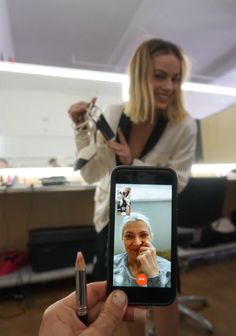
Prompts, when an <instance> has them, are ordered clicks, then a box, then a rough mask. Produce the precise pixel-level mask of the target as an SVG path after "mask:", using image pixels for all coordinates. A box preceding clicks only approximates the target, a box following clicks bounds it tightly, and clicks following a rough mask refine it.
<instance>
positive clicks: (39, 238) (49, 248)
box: [28, 225, 96, 272]
mask: <svg viewBox="0 0 236 336" xmlns="http://www.w3.org/2000/svg"><path fill="white" fill-rule="evenodd" d="M95 240H96V231H95V228H94V226H93V225H84V226H76V227H66V228H53V229H34V230H31V231H30V232H29V242H28V250H29V262H30V265H31V267H32V269H33V270H34V271H35V272H43V271H49V270H54V269H60V268H65V267H73V266H74V265H75V260H76V254H77V251H82V253H83V255H84V259H85V262H86V263H91V262H92V261H93V257H94V255H95Z"/></svg>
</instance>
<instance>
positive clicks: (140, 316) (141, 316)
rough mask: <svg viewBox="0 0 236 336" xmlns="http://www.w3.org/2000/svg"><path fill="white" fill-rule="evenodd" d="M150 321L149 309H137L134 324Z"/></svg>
mask: <svg viewBox="0 0 236 336" xmlns="http://www.w3.org/2000/svg"><path fill="white" fill-rule="evenodd" d="M149 319H150V311H149V310H148V309H139V308H137V309H135V311H134V322H147V321H149Z"/></svg>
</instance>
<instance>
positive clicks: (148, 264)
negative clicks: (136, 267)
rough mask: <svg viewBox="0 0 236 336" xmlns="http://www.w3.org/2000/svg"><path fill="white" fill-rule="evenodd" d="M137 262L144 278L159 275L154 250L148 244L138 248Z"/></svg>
mask: <svg viewBox="0 0 236 336" xmlns="http://www.w3.org/2000/svg"><path fill="white" fill-rule="evenodd" d="M137 260H138V261H139V262H140V264H141V268H142V271H143V273H145V274H146V276H148V277H153V276H157V275H159V270H158V265H157V256H156V249H155V247H154V246H153V245H152V244H151V243H150V242H145V245H143V246H141V247H140V249H139V254H138V256H137Z"/></svg>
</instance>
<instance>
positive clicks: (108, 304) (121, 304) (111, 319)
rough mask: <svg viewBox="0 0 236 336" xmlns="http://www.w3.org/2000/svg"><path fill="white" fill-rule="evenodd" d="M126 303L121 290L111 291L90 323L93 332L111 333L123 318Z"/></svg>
mask: <svg viewBox="0 0 236 336" xmlns="http://www.w3.org/2000/svg"><path fill="white" fill-rule="evenodd" d="M127 305H128V299H127V296H126V294H125V293H124V292H123V291H121V290H115V291H113V292H112V293H111V294H110V295H109V296H108V298H107V300H106V301H105V303H104V305H103V308H102V310H101V312H100V314H99V316H98V318H97V320H96V321H95V322H94V323H93V324H92V325H91V326H92V327H93V328H94V332H95V331H96V333H95V334H94V335H97V336H100V335H101V336H105V335H106V336H111V335H113V333H114V331H115V330H116V328H117V327H118V325H119V323H120V322H121V321H122V319H123V316H124V314H125V311H126V308H127ZM91 326H90V327H91Z"/></svg>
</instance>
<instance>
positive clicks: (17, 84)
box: [0, 63, 236, 167]
mask: <svg viewBox="0 0 236 336" xmlns="http://www.w3.org/2000/svg"><path fill="white" fill-rule="evenodd" d="M1 66H2V68H1V67H0V120H1V123H0V157H4V158H6V159H7V160H8V161H9V163H10V165H11V166H12V167H42V166H48V165H49V160H50V159H51V158H56V159H57V161H58V164H59V166H72V165H73V163H74V160H75V153H76V148H75V143H74V130H73V125H72V122H71V120H70V119H69V117H68V115H67V110H68V108H69V106H70V105H71V104H72V103H74V102H76V101H79V100H90V99H91V98H92V97H98V101H97V104H98V105H99V106H100V107H101V108H102V109H104V108H105V107H106V105H108V104H115V103H120V102H122V101H123V95H122V93H124V92H123V91H124V87H123V84H124V83H125V82H124V80H125V79H124V78H126V77H125V76H124V75H121V74H115V73H110V74H109V73H104V72H97V71H96V72H91V71H90V72H88V74H89V76H88V74H87V75H86V76H87V77H86V78H88V79H81V77H82V76H81V74H80V75H79V76H76V74H78V73H79V71H80V70H78V69H65V68H55V67H44V66H34V74H29V73H27V72H30V70H32V65H28V66H27V65H24V67H25V68H24V72H21V73H20V72H19V69H18V67H20V66H21V64H17V63H15V64H12V69H14V71H16V70H18V72H12V71H3V64H2V65H1ZM57 71H58V72H59V75H55V73H56V72H57ZM39 72H43V73H44V75H42V74H41V75H40V74H39ZM67 72H68V73H69V75H65V73H67ZM50 73H51V75H50ZM62 73H63V74H62ZM45 74H47V75H45ZM60 76H63V77H60ZM66 76H67V78H66ZM96 76H98V78H97V77H96ZM106 76H107V79H106ZM69 77H70V78H69ZM71 77H80V78H71ZM186 89H187V90H188V88H186ZM122 90H123V91H122ZM185 96H186V107H187V110H188V111H189V112H190V114H191V115H192V116H193V117H194V118H195V119H199V131H200V133H199V144H200V145H201V146H200V147H199V148H200V149H199V150H200V155H198V161H200V162H208V163H220V162H222V163H228V162H236V154H235V148H234V144H235V143H236V135H235V131H234V125H235V121H236V120H235V119H236V114H235V112H236V111H235V109H236V108H235V106H231V105H233V104H234V103H235V100H236V97H234V96H229V95H228V96H227V95H219V94H212V93H203V92H193V91H186V94H185ZM228 106H231V107H230V108H228Z"/></svg>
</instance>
